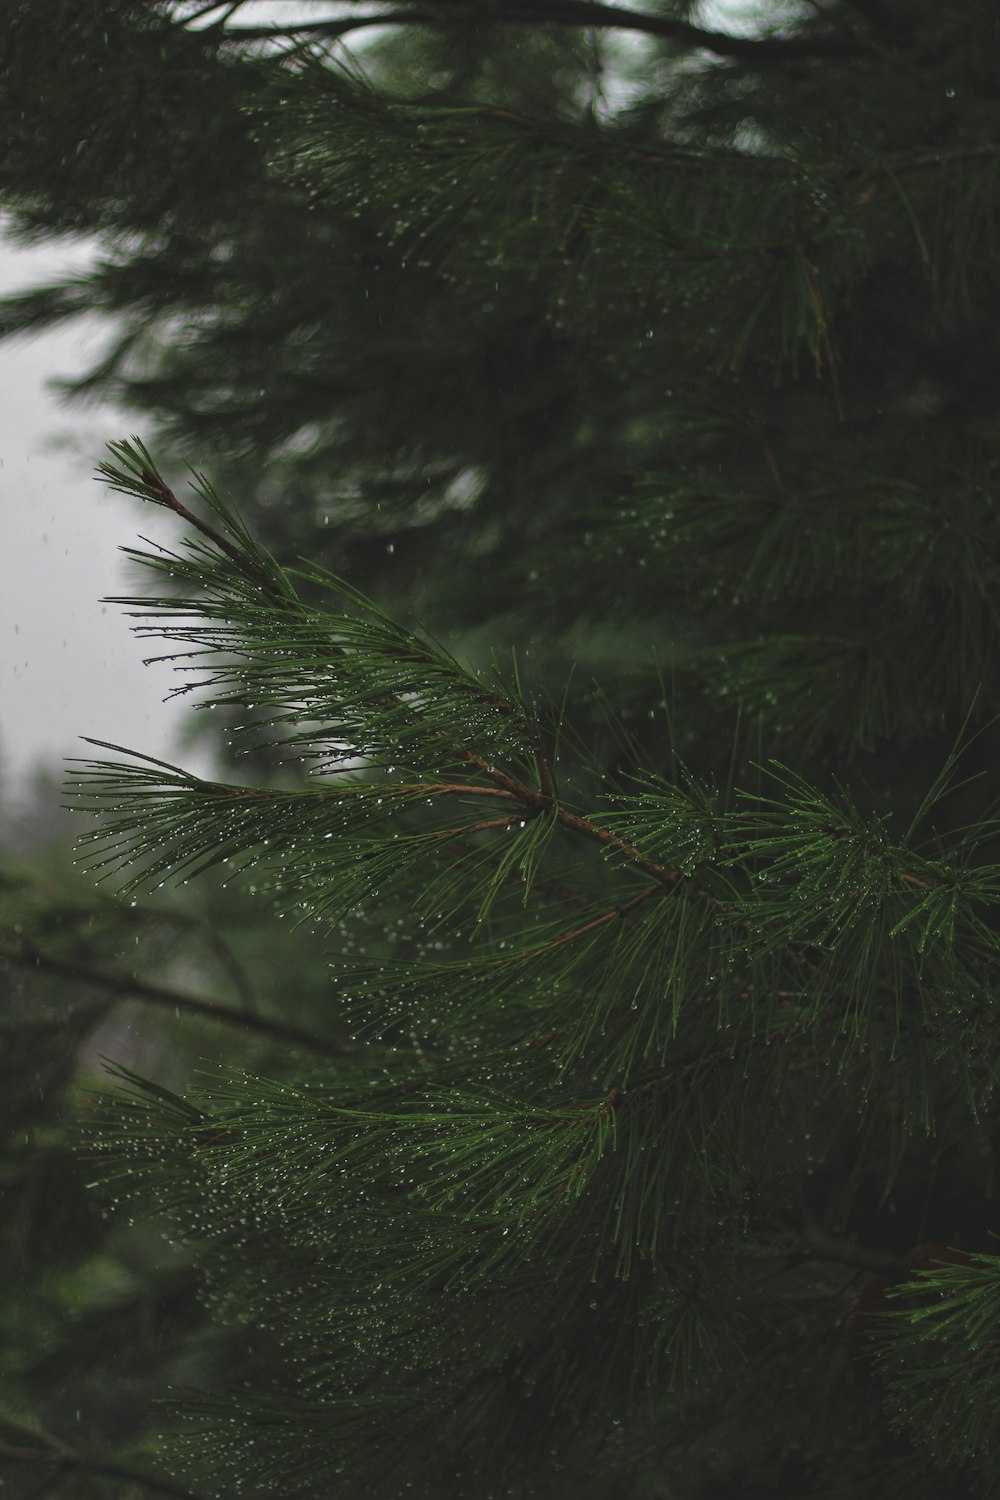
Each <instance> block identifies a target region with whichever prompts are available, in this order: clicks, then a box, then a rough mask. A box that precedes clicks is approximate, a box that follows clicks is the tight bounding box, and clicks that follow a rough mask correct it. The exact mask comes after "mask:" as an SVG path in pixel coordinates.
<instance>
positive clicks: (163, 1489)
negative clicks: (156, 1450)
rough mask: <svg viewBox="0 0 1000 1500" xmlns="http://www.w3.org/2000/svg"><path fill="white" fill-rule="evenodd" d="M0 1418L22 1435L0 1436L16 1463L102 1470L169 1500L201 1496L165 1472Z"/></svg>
mask: <svg viewBox="0 0 1000 1500" xmlns="http://www.w3.org/2000/svg"><path fill="white" fill-rule="evenodd" d="M0 1422H2V1425H3V1427H5V1428H6V1429H7V1430H8V1431H12V1432H15V1433H17V1434H18V1436H20V1437H23V1438H24V1439H25V1443H24V1444H23V1445H22V1444H21V1443H9V1442H5V1441H3V1440H2V1439H0V1457H2V1458H8V1459H13V1460H14V1461H15V1462H17V1463H27V1464H49V1465H52V1466H53V1467H54V1468H59V1469H67V1470H73V1471H75V1472H77V1473H81V1474H103V1475H106V1476H107V1477H108V1478H109V1479H121V1480H123V1481H125V1482H126V1483H128V1484H138V1485H141V1486H142V1487H143V1488H144V1489H147V1490H149V1491H150V1492H151V1493H153V1494H157V1495H167V1496H169V1497H170V1500H202V1497H201V1496H199V1495H196V1494H195V1493H194V1492H193V1491H192V1490H188V1489H185V1488H184V1487H183V1486H182V1485H179V1484H175V1483H174V1481H173V1480H172V1479H167V1478H166V1477H165V1476H162V1475H159V1474H150V1473H148V1472H147V1471H146V1470H144V1469H134V1468H132V1466H131V1465H130V1464H120V1463H117V1462H116V1461H115V1460H114V1459H110V1458H92V1457H90V1456H88V1455H87V1454H84V1453H79V1452H77V1450H76V1449H75V1448H71V1447H70V1445H69V1444H68V1443H66V1442H64V1441H63V1440H62V1438H58V1437H55V1436H54V1435H53V1434H52V1433H48V1432H41V1431H39V1430H38V1429H36V1428H33V1427H29V1426H27V1425H26V1424H25V1423H22V1422H17V1421H15V1420H14V1419H13V1418H11V1417H8V1416H4V1417H2V1418H0ZM29 1441H30V1442H31V1443H33V1444H37V1443H41V1444H42V1445H43V1446H42V1447H34V1446H28V1445H27V1444H28V1442H29Z"/></svg>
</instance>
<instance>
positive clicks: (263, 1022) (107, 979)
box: [0, 938, 359, 1057]
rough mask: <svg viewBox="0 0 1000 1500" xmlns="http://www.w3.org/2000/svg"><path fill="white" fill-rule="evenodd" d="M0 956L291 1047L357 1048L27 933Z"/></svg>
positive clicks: (2, 946) (337, 1053)
mask: <svg viewBox="0 0 1000 1500" xmlns="http://www.w3.org/2000/svg"><path fill="white" fill-rule="evenodd" d="M0 958H5V959H7V960H8V961H9V962H10V963H15V964H18V965H19V966H20V967H21V968H25V969H34V970H39V971H40V972H42V973H44V974H53V975H55V976H57V977H59V978H62V979H72V980H75V981H76V982H77V983H78V984H86V985H93V986H95V987H97V988H100V989H104V990H109V991H111V992H112V993H113V994H117V995H122V996H127V997H128V998H129V999H133V1000H141V1001H144V1002H146V1003H147V1004H149V1005H159V1006H162V1007H164V1008H165V1009H167V1010H174V1011H184V1012H185V1013H186V1014H188V1015H196V1016H202V1017H204V1018H206V1019H209V1020H212V1021H222V1022H224V1023H225V1024H226V1025H229V1026H239V1027H242V1028H243V1029H244V1030H246V1031H250V1032H253V1033H255V1034H256V1035H258V1036H263V1037H268V1038H270V1039H271V1040H273V1041H279V1042H284V1043H286V1044H288V1045H291V1046H293V1047H302V1048H305V1049H307V1050H308V1051H311V1052H319V1053H322V1054H323V1055H324V1056H326V1057H349V1056H353V1055H355V1054H356V1053H357V1051H358V1050H359V1049H358V1048H356V1047H352V1046H351V1045H350V1044H349V1043H343V1042H335V1041H334V1040H332V1038H329V1037H322V1036H318V1035H317V1034H316V1033H315V1032H312V1031H305V1030H303V1029H302V1028H301V1027H299V1026H290V1025H288V1023H287V1022H284V1021H278V1020H273V1019H271V1018H270V1017H268V1016H262V1015H260V1014H259V1013H250V1012H247V1011H236V1010H230V1009H229V1008H228V1007H226V1006H223V1005H217V1004H216V1003H215V1002H214V1001H212V1000H206V999H204V998H203V997H201V996H198V995H190V994H187V993H186V992H185V991H183V990H175V989H172V988H171V987H170V986H169V985H163V984H155V983H153V982H152V981H150V980H148V979H143V978H141V977H140V976H139V975H138V974H132V973H129V972H127V971H124V970H119V969H115V968H110V969H109V968H98V967H96V966H95V965H92V964H85V963H81V962H79V961H77V960H74V959H62V958H59V957H57V956H56V955H55V954H52V953H43V952H42V951H41V950H39V949H38V948H36V947H35V945H34V944H33V943H31V942H29V941H28V940H27V939H26V938H22V939H21V940H20V941H19V942H18V943H17V944H12V943H0Z"/></svg>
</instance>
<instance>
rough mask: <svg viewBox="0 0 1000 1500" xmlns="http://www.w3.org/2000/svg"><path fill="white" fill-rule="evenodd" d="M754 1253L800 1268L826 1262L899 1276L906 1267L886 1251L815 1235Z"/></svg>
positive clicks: (785, 1240) (753, 1248) (771, 1246)
mask: <svg viewBox="0 0 1000 1500" xmlns="http://www.w3.org/2000/svg"><path fill="white" fill-rule="evenodd" d="M751 1254H753V1255H757V1256H761V1257H767V1258H772V1257H773V1258H775V1259H780V1260H787V1261H789V1262H791V1263H793V1264H796V1265H799V1264H801V1263H802V1262H803V1261H806V1260H824V1261H829V1262H831V1263H832V1264H834V1265H840V1266H854V1267H855V1269H856V1270H859V1271H878V1272H880V1273H881V1274H882V1275H885V1274H886V1273H889V1274H892V1275H898V1274H899V1273H900V1272H902V1271H905V1270H906V1266H905V1265H904V1263H903V1261H902V1260H901V1259H900V1258H899V1256H898V1255H890V1254H888V1253H887V1252H886V1251H884V1250H870V1249H869V1248H868V1247H867V1246H866V1245H854V1244H850V1243H849V1242H847V1241H846V1240H821V1239H815V1238H813V1236H812V1235H802V1236H799V1237H795V1238H789V1239H784V1240H782V1241H780V1242H779V1243H778V1244H775V1245H757V1246H753V1247H752V1248H751Z"/></svg>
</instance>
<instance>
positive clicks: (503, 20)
mask: <svg viewBox="0 0 1000 1500" xmlns="http://www.w3.org/2000/svg"><path fill="white" fill-rule="evenodd" d="M449 10H451V11H458V10H461V12H462V16H461V21H460V23H459V24H464V25H469V24H472V25H476V24H483V23H486V24H489V25H496V24H500V25H504V24H507V25H522V26H523V25H542V26H544V25H556V26H581V27H588V28H595V29H598V30H611V31H635V32H640V33H642V34H644V35H646V36H655V37H663V38H665V39H667V40H670V41H674V42H679V43H680V44H681V45H682V46H684V47H690V48H692V49H697V50H699V51H704V52H711V53H714V54H715V55H716V56H717V57H745V58H750V59H753V60H759V61H761V62H784V61H793V60H795V59H796V58H811V57H828V58H840V57H857V56H859V55H860V54H861V53H862V51H863V42H862V39H861V38H859V37H857V36H856V35H853V34H852V35H849V36H844V35H840V36H828V37H823V38H820V37H785V38H781V37H742V36H730V35H729V34H728V33H727V32H722V31H707V30H704V29H703V28H701V27H699V26H691V25H690V24H689V23H688V22H686V21H679V20H675V19H673V18H672V17H670V16H655V15H649V14H648V13H646V12H643V11H633V10H623V9H620V8H619V7H617V6H614V5H602V4H598V3H593V0H548V3H545V0H501V3H500V4H494V5H492V6H490V8H489V9H488V10H483V11H480V12H479V13H478V14H477V13H476V12H475V11H474V10H473V8H472V7H471V6H470V5H469V4H468V0H436V4H434V5H433V6H431V7H430V8H427V9H420V8H417V7H414V8H413V9H407V10H392V11H383V12H381V13H377V14H374V15H361V16H348V17H345V18H342V19H338V20H326V21H304V22H301V23H299V24H296V23H294V22H289V23H287V24H286V25H283V26H247V27H237V28H233V29H231V30H230V31H229V33H228V34H229V36H231V37H233V38H234V39H235V40H240V41H270V40H274V41H278V40H281V39H282V38H284V37H288V38H291V37H293V36H321V37H324V38H326V39H328V40H330V41H336V40H338V39H339V38H340V37H342V36H345V35H347V33H348V32H351V31H357V30H360V29H361V28H363V27H365V26H423V25H436V26H440V25H447V24H450V23H451V21H452V18H451V16H450V15H449V14H448V11H449Z"/></svg>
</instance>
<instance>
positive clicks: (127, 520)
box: [0, 240, 184, 796]
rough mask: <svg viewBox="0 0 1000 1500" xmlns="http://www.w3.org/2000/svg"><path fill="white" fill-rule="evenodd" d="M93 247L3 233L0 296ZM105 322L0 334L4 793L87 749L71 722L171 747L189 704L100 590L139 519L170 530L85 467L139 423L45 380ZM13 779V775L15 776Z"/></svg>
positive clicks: (152, 746)
mask: <svg viewBox="0 0 1000 1500" xmlns="http://www.w3.org/2000/svg"><path fill="white" fill-rule="evenodd" d="M91 253H92V249H91V248H90V247H77V248H76V249H75V250H74V249H69V248H66V247H63V248H61V249H52V248H45V249H41V250H38V249H34V250H30V251H26V250H18V249H15V248H14V247H12V246H11V245H9V244H7V243H4V242H3V241H2V240H0V295H7V294H9V293H10V292H13V291H20V290H21V289H22V288H23V287H25V286H27V285H30V284H32V283H36V282H44V281H48V280H49V279H52V278H53V277H54V276H56V275H58V274H59V273H60V272H61V271H63V270H64V269H65V268H66V267H67V266H71V265H73V264H74V262H75V263H77V264H78V263H79V262H80V261H82V260H85V259H86V258H87V257H88V255H89V254H91ZM100 341H101V335H100V333H99V325H98V324H96V323H88V324H87V325H84V324H82V323H75V324H73V325H71V326H70V327H68V328H67V329H65V330H62V331H59V332H54V333H51V334H47V335H45V336H44V337H40V338H35V339H30V340H17V341H14V342H7V343H4V344H0V643H2V644H0V769H2V776H3V783H4V789H5V795H7V796H11V795H12V793H13V791H14V789H15V788H16V786H17V784H18V783H22V784H23V781H24V778H25V777H26V776H28V775H30V773H31V771H32V769H33V768H34V767H36V766H37V765H38V764H39V763H40V762H42V763H49V764H51V765H57V764H58V763H59V761H60V760H61V758H62V757H63V756H65V755H77V754H81V753H82V754H86V753H88V752H87V749H86V747H85V746H82V745H81V744H80V741H79V738H78V737H79V736H80V735H91V736H93V737H94V738H95V739H104V740H113V741H115V742H116V743H118V744H124V745H128V746H131V747H133V748H135V749H141V750H146V751H148V752H149V753H150V754H153V755H160V756H164V755H165V756H166V758H169V752H170V747H171V740H172V736H173V732H174V728H175V726H177V725H178V723H179V722H180V719H181V717H182V715H183V714H184V710H183V709H182V708H181V706H180V704H179V703H173V704H164V703H163V702H162V701H161V700H162V699H163V697H164V695H165V694H167V693H168V692H169V690H170V686H171V681H170V673H169V671H168V670H167V669H166V668H165V667H162V666H161V667H146V668H144V667H143V666H142V655H143V650H142V647H141V646H140V644H139V643H138V642H137V641H136V640H135V639H134V638H133V636H132V635H131V633H130V631H129V629H128V625H127V622H126V621H125V620H124V618H123V616H122V612H121V611H120V610H118V609H116V608H115V607H114V606H110V605H102V604H101V603H100V602H99V601H100V598H101V596H102V595H105V594H115V593H118V594H120V593H122V592H124V591H125V587H126V586H127V584H128V571H134V570H127V569H126V565H125V559H124V558H122V557H121V556H120V554H119V553H118V551H117V548H118V547H119V546H121V545H127V544H130V543H133V542H134V541H135V539H136V537H137V535H138V532H139V531H140V530H146V531H147V532H151V533H152V534H153V535H155V536H157V537H158V538H163V539H165V540H169V537H170V522H169V518H168V517H166V516H163V517H161V516H160V515H159V514H158V513H157V514H155V515H154V516H153V517H151V516H150V514H149V513H148V512H147V513H146V514H144V515H142V516H141V519H140V510H141V507H140V506H139V505H138V504H135V503H133V504H130V503H129V502H128V500H126V499H125V498H124V497H123V496H118V495H112V494H110V493H108V492H107V490H106V489H105V488H104V487H103V486H101V485H99V484H96V483H95V482H94V480H93V478H92V475H93V471H94V467H95V465H96V464H97V463H98V462H99V461H100V459H101V458H102V456H103V446H104V444H105V443H106V442H108V441H109V440H110V439H113V438H118V437H126V436H128V435H129V434H130V432H131V431H132V428H133V426H134V423H131V422H130V421H129V419H128V418H127V417H124V416H123V415H122V414H121V413H120V412H118V411H114V410H109V409H108V408H95V409H91V410H88V411H79V410H75V411H74V410H68V409H67V408H66V407H64V406H63V405H61V404H60V402H59V401H58V400H57V398H56V397H55V395H54V394H53V393H52V392H50V391H49V390H47V389H46V386H47V382H48V381H49V380H51V378H52V377H53V376H55V375H66V374H73V373H76V372H79V371H82V370H83V369H84V368H85V367H86V366H87V365H88V363H89V362H90V359H91V358H92V356H93V351H94V349H95V348H97V347H99V345H100ZM12 783H13V785H12Z"/></svg>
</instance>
